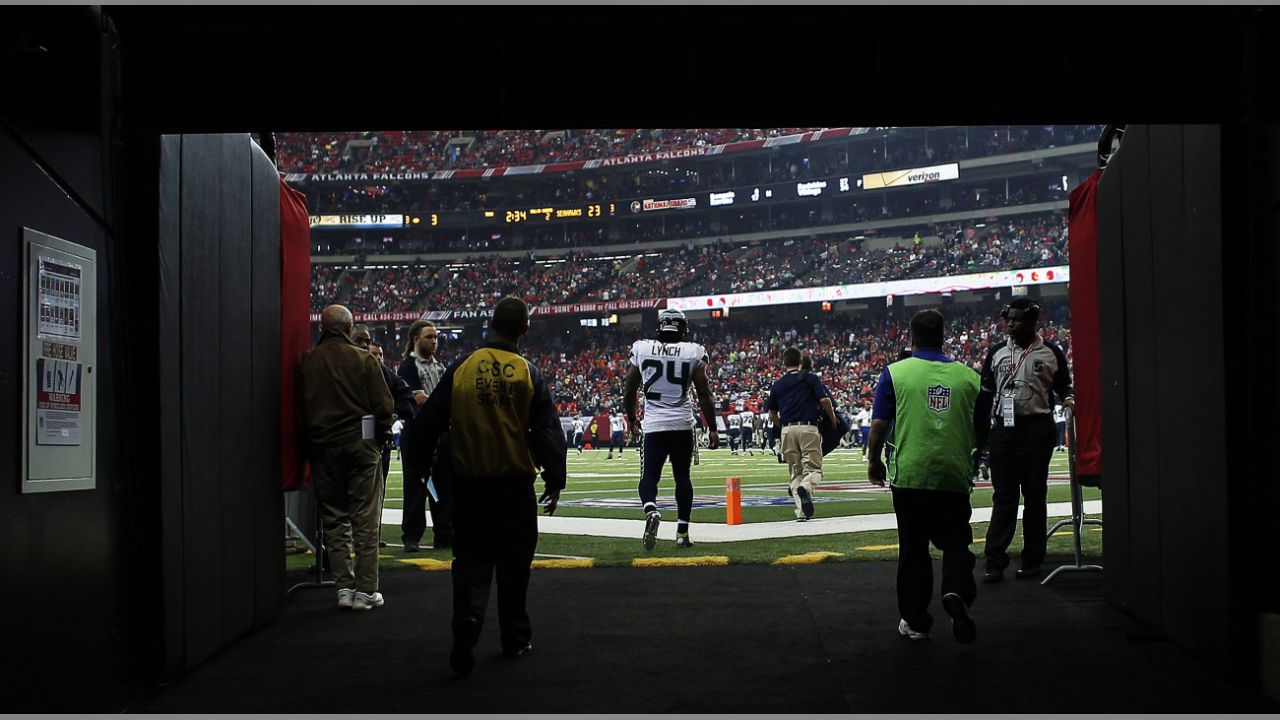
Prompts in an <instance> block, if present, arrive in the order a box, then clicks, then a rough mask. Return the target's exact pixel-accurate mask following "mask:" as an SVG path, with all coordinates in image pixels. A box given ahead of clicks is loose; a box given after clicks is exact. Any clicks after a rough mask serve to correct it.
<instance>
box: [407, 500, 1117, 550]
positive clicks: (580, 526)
mask: <svg viewBox="0 0 1280 720" xmlns="http://www.w3.org/2000/svg"><path fill="white" fill-rule="evenodd" d="M819 508H821V506H819ZM1084 512H1085V514H1086V515H1097V514H1098V513H1101V512H1102V501H1101V500H1086V501H1085V503H1084ZM1070 515H1071V503H1069V502H1059V503H1049V517H1067V516H1070ZM1018 517H1019V518H1021V517H1022V507H1021V506H1019V508H1018ZM400 518H401V512H400V511H399V510H397V509H394V508H384V509H383V511H382V523H383V524H384V525H399V524H400ZM990 519H991V508H974V509H973V516H972V519H971V520H970V522H973V523H980V522H987V521H989V520H990ZM427 524H428V525H430V524H431V517H430V515H428V517H427ZM690 525H691V526H692V527H691V529H690V531H689V533H690V536H691V537H694V538H696V539H697V540H700V541H702V542H739V541H743V540H763V539H767V538H784V537H803V536H812V535H838V534H841V533H852V532H863V531H867V530H895V529H897V521H896V518H895V517H894V515H893V513H880V514H876V515H850V516H846V517H833V518H824V517H821V516H818V517H815V518H813V519H812V520H810V521H809V522H795V521H791V520H783V521H777V522H764V523H747V524H744V525H723V524H719V523H696V522H695V523H690ZM538 532H542V533H547V534H549V535H587V536H592V537H616V538H633V539H636V540H637V541H638V540H639V538H640V535H641V534H643V532H644V520H626V519H617V518H585V517H555V516H550V517H549V516H546V515H539V516H538ZM658 536H659V537H660V538H662V539H664V540H671V541H674V540H675V539H676V523H675V518H674V515H673V517H672V518H671V522H666V521H665V518H664V522H663V523H662V525H661V526H660V527H659V528H658Z"/></svg>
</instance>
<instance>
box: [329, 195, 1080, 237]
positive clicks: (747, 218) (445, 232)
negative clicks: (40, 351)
mask: <svg viewBox="0 0 1280 720" xmlns="http://www.w3.org/2000/svg"><path fill="white" fill-rule="evenodd" d="M1052 180H1053V179H1052V178H1050V177H1048V176H1045V177H1035V178H1032V179H1030V180H1023V181H1020V183H1021V184H1012V185H1011V187H1010V188H1009V192H1008V194H1007V195H1006V193H1005V192H1003V191H1001V192H986V193H984V192H979V191H976V190H974V189H972V188H966V187H964V186H957V187H956V188H955V195H954V196H953V198H952V199H951V202H950V204H949V205H947V206H945V207H943V206H942V205H941V203H940V202H939V200H938V197H937V193H936V192H932V191H930V190H914V191H913V190H905V191H897V192H893V193H886V194H884V195H881V196H879V197H878V198H874V197H873V198H871V199H865V198H864V199H859V200H853V201H846V202H836V203H834V204H833V206H832V213H831V217H830V218H824V217H823V215H822V212H821V205H820V203H818V202H816V201H793V202H788V203H781V204H778V205H775V206H771V207H748V208H743V209H740V210H738V211H736V212H721V214H720V215H719V216H718V218H712V217H707V216H706V215H698V216H692V217H689V216H668V217H665V218H663V217H645V218H635V219H630V218H626V219H625V220H624V221H623V222H616V221H615V223H614V233H612V234H611V233H610V232H608V231H607V224H608V221H596V222H592V221H576V222H572V223H559V224H556V225H553V226H550V227H540V228H539V227H531V226H524V227H523V228H522V229H521V230H520V231H513V230H511V229H506V228H500V229H492V228H471V229H439V228H438V229H433V230H426V229H420V230H415V231H414V234H413V235H408V234H407V233H404V232H390V233H389V234H387V237H389V238H390V241H389V242H384V243H383V244H382V245H380V246H379V245H375V244H371V243H367V242H366V239H365V238H366V234H367V233H363V234H359V235H349V236H348V238H347V239H346V241H345V242H340V243H339V244H338V250H339V251H340V252H344V253H357V252H360V253H373V254H377V253H397V252H405V251H412V252H417V253H421V254H430V253H438V252H449V251H462V252H467V251H470V252H485V251H491V250H524V249H531V248H538V247H592V246H601V245H608V244H632V245H636V244H645V243H653V242H658V241H664V240H686V239H691V238H704V237H714V236H724V235H737V234H744V233H756V232H770V231H782V230H795V229H800V228H814V229H815V230H817V231H819V232H820V231H821V228H822V227H823V226H824V225H838V224H845V223H854V222H875V221H879V220H893V219H899V218H910V217H919V216H924V215H931V214H939V213H948V212H964V211H972V210H993V211H995V212H998V209H999V208H1004V207H1014V206H1019V205H1026V204H1030V203H1039V202H1048V201H1060V200H1063V199H1065V198H1066V195H1067V193H1066V191H1064V190H1062V189H1061V186H1060V185H1053V184H1052ZM392 190H393V192H391V193H390V194H387V195H378V196H377V197H376V198H375V197H373V196H371V195H369V194H367V193H365V192H364V190H359V191H357V190H354V189H348V190H344V191H338V190H326V191H323V192H324V193H327V194H328V195H327V196H331V200H332V203H333V204H332V205H331V206H329V207H328V208H327V209H321V210H319V211H317V212H319V213H321V214H323V213H329V212H335V211H337V210H338V209H341V210H342V212H344V213H345V212H351V213H375V214H377V213H401V212H417V211H418V210H419V207H418V205H419V204H417V203H407V204H406V203H405V202H404V200H403V199H402V198H401V199H396V198H399V197H400V196H402V195H403V193H404V192H406V191H405V189H404V188H403V187H401V188H393V189H392ZM397 235H399V237H397ZM357 238H359V241H358V242H357ZM329 242H330V245H331V246H332V243H333V241H332V240H330V241H329Z"/></svg>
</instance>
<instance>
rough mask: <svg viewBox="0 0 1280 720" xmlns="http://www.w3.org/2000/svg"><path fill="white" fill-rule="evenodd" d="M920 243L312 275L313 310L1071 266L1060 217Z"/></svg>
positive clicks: (696, 251) (841, 241)
mask: <svg viewBox="0 0 1280 720" xmlns="http://www.w3.org/2000/svg"><path fill="white" fill-rule="evenodd" d="M924 237H925V238H927V239H928V242H926V240H925V239H922V238H921V236H920V234H919V233H917V234H916V235H915V236H914V237H913V238H910V239H908V238H902V239H899V240H897V241H896V242H895V243H894V245H892V246H890V247H887V248H881V249H871V248H869V247H867V244H868V243H869V242H870V241H868V240H867V239H866V238H858V237H856V236H850V235H848V234H836V235H819V236H816V237H812V238H785V239H780V240H768V241H762V242H757V243H751V244H738V243H733V244H731V243H727V242H715V243H710V244H706V245H695V244H693V243H687V244H686V245H685V246H684V247H681V248H678V249H673V250H669V251H665V252H660V253H647V254H643V255H641V256H640V257H639V258H636V259H635V261H634V262H626V261H623V260H620V259H618V258H610V259H605V258H599V257H598V256H596V255H593V254H592V253H589V252H579V251H570V252H569V254H568V255H566V256H565V257H564V258H563V259H558V260H552V261H545V260H544V261H541V262H539V261H537V260H535V259H534V258H533V257H532V255H528V256H525V257H524V258H498V257H473V258H468V259H467V260H465V261H462V262H460V263H456V264H454V265H451V266H449V269H448V270H447V271H446V272H445V273H443V275H444V279H443V280H441V274H440V273H439V268H437V267H434V266H415V267H412V268H394V267H393V268H387V269H381V270H368V271H363V272H361V271H356V272H348V273H346V274H344V275H342V276H341V277H342V278H343V281H344V282H345V283H346V284H347V286H348V287H350V288H351V290H350V292H348V293H345V294H342V295H339V294H338V290H339V281H338V273H337V272H336V271H334V270H333V269H332V268H331V267H329V266H324V265H315V266H313V275H312V307H313V309H319V308H323V307H324V306H325V305H327V304H329V303H331V302H337V301H343V302H347V303H349V304H350V307H351V308H352V309H353V310H357V311H385V310H396V311H410V310H428V309H430V310H457V309H472V308H477V307H487V306H488V305H490V304H492V302H493V300H494V299H495V298H501V297H503V296H505V295H509V294H510V295H516V296H519V297H521V298H523V299H524V300H525V301H526V302H528V303H530V304H534V305H539V304H558V303H565V302H583V301H609V300H619V299H629V300H630V299H646V298H665V297H679V296H688V295H704V294H711V293H718V292H733V293H736V292H751V291H757V290H772V289H776V288H782V287H822V286H829V285H843V284H856V283H868V282H881V281H889V280H903V279H910V278H922V277H939V276H944V275H959V274H967V273H975V272H987V271H995V270H1006V269H1022V268H1036V267H1049V266H1056V265H1062V264H1065V263H1067V262H1068V254H1067V227H1066V218H1065V216H1064V215H1063V214H1062V213H1049V214H1040V215H1032V216H1025V217H1017V216H1015V217H1013V218H1008V219H1003V220H993V221H991V222H988V223H972V222H965V223H948V224H945V225H939V226H934V227H931V228H926V229H925V232H924Z"/></svg>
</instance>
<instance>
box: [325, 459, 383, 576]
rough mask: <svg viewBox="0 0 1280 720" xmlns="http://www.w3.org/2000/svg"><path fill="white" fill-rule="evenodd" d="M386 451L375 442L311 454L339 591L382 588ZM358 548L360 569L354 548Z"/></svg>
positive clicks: (326, 536)
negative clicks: (353, 559) (380, 546)
mask: <svg viewBox="0 0 1280 720" xmlns="http://www.w3.org/2000/svg"><path fill="white" fill-rule="evenodd" d="M381 462H382V453H381V452H379V451H378V446H377V444H376V443H375V442H374V441H372V440H357V441H356V442H353V443H348V444H346V445H339V446H336V447H331V448H326V449H324V450H321V451H320V452H319V453H318V454H316V455H314V456H313V457H312V458H311V479H312V482H314V483H315V488H316V500H317V501H318V502H319V503H320V520H321V522H322V523H324V543H325V547H326V548H327V549H328V551H329V566H330V568H331V569H332V570H333V579H334V584H335V585H336V586H337V587H338V589H340V590H341V589H344V588H354V589H356V590H359V591H360V592H363V593H373V592H376V591H377V589H378V536H379V531H380V529H381V524H382V487H381V486H382V472H381V467H380V465H381ZM353 546H354V548H355V555H356V562H355V572H354V573H353V572H352V569H351V551H352V547H353Z"/></svg>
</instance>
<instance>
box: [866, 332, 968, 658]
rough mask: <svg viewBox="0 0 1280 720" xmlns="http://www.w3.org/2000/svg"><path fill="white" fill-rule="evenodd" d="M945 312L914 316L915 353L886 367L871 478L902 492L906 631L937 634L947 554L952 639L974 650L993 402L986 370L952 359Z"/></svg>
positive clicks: (898, 502)
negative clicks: (935, 602)
mask: <svg viewBox="0 0 1280 720" xmlns="http://www.w3.org/2000/svg"><path fill="white" fill-rule="evenodd" d="M944 326H945V324H944V321H943V319H942V313H940V312H938V311H937V310H921V311H920V312H918V313H916V314H915V316H914V317H913V318H911V343H912V350H913V352H912V356H911V357H909V358H905V359H902V360H899V361H897V362H895V363H893V364H892V365H890V366H889V367H887V368H885V369H884V372H882V373H881V374H880V381H879V383H878V384H877V385H876V402H875V411H874V413H873V415H874V417H873V418H872V421H871V443H870V444H871V449H870V452H871V461H870V464H869V465H868V467H867V476H868V477H869V478H870V479H871V482H872V483H873V484H875V485H879V486H881V487H883V486H884V483H885V478H886V476H887V477H888V479H889V482H890V484H891V485H892V488H893V512H894V514H895V515H896V516H897V521H898V522H897V524H898V583H897V590H898V612H899V613H900V618H901V619H900V620H899V621H898V634H899V635H902V636H903V637H906V638H910V639H912V640H924V639H927V638H928V637H929V631H930V629H931V628H932V627H933V617H932V616H931V615H929V601H930V600H931V599H932V598H933V559H932V558H930V557H929V543H930V542H932V543H933V544H934V545H935V546H937V548H938V549H939V550H941V551H942V607H943V609H944V610H946V611H947V614H948V615H950V616H951V620H952V622H951V627H952V632H953V633H954V634H955V636H956V639H957V640H959V641H960V642H962V643H966V644H968V643H971V642H973V641H974V639H975V638H976V637H977V629H976V627H975V625H974V622H973V620H972V618H970V617H969V607H970V606H971V605H973V601H974V598H976V597H977V595H978V586H977V584H976V583H974V581H973V566H974V558H973V553H972V552H970V551H969V545H971V544H972V543H973V528H972V527H971V526H970V525H969V517H970V515H971V513H972V510H971V508H970V506H969V493H970V492H971V491H972V489H973V486H972V485H971V484H970V481H969V478H970V470H971V469H972V467H973V458H974V451H975V448H976V447H977V446H978V445H980V444H983V443H985V442H986V435H987V431H988V429H989V428H990V426H991V422H990V417H991V408H990V406H989V405H983V404H982V399H983V396H982V395H981V393H980V392H979V379H978V373H976V372H974V371H973V370H972V369H970V368H969V367H966V366H965V364H964V363H961V362H953V361H952V359H951V358H949V357H947V356H946V355H944V354H943V352H942V340H943V328H944ZM890 426H892V427H893V429H894V442H895V444H896V446H897V447H896V451H895V453H894V454H893V457H892V458H891V459H890V460H889V465H890V467H889V469H888V471H887V472H886V468H885V464H884V462H883V461H882V460H881V459H880V454H881V451H882V450H884V447H885V440H886V438H887V437H888V435H889V429H890Z"/></svg>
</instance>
